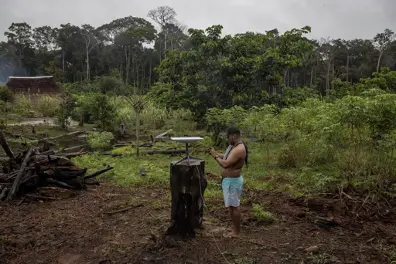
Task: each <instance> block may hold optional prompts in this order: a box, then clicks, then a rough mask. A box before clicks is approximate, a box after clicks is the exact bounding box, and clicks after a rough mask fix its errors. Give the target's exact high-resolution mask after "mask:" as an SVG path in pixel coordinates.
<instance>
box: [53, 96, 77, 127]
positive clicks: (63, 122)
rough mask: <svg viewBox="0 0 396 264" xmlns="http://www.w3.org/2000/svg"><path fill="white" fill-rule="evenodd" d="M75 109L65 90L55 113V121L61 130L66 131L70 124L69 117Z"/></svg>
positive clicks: (72, 99)
mask: <svg viewBox="0 0 396 264" xmlns="http://www.w3.org/2000/svg"><path fill="white" fill-rule="evenodd" d="M74 107H75V101H74V98H73V96H72V95H71V94H70V93H69V92H68V91H67V90H65V91H64V92H63V93H62V95H61V98H60V105H59V107H58V111H57V113H56V117H57V121H58V123H59V125H60V126H61V128H62V129H67V127H68V126H69V124H70V117H71V115H72V113H73V110H74Z"/></svg>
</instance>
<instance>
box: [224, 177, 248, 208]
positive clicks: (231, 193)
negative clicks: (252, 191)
mask: <svg viewBox="0 0 396 264" xmlns="http://www.w3.org/2000/svg"><path fill="white" fill-rule="evenodd" d="M221 186H222V189H223V195H224V205H225V207H230V206H232V207H238V206H239V205H240V204H241V194H242V188H243V177H242V175H241V176H239V177H237V178H224V179H223V182H222V184H221Z"/></svg>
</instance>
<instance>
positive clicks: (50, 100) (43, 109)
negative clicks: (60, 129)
mask: <svg viewBox="0 0 396 264" xmlns="http://www.w3.org/2000/svg"><path fill="white" fill-rule="evenodd" d="M59 105H60V101H59V100H58V99H57V98H56V97H53V96H49V95H42V96H40V97H39V98H38V102H37V111H38V112H39V113H40V114H41V115H42V116H44V117H54V116H55V115H56V113H57V111H58V108H59Z"/></svg>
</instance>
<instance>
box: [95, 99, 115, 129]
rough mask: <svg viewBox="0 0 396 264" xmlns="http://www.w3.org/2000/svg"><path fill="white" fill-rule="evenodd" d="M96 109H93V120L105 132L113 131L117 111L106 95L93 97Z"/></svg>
mask: <svg viewBox="0 0 396 264" xmlns="http://www.w3.org/2000/svg"><path fill="white" fill-rule="evenodd" d="M93 102H94V107H92V109H91V111H92V118H93V119H94V120H95V121H96V122H98V123H99V127H100V128H102V129H105V130H113V127H114V120H115V118H116V110H115V107H114V105H113V104H111V103H110V100H109V97H108V96H106V95H105V94H99V93H98V94H95V95H94V96H93Z"/></svg>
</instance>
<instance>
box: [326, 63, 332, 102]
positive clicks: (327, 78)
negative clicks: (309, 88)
mask: <svg viewBox="0 0 396 264" xmlns="http://www.w3.org/2000/svg"><path fill="white" fill-rule="evenodd" d="M330 67H331V60H330V59H329V60H328V62H327V74H326V95H327V93H328V92H329V89H330Z"/></svg>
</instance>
